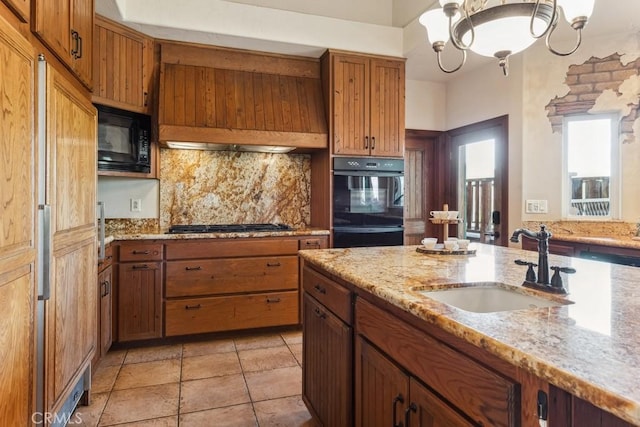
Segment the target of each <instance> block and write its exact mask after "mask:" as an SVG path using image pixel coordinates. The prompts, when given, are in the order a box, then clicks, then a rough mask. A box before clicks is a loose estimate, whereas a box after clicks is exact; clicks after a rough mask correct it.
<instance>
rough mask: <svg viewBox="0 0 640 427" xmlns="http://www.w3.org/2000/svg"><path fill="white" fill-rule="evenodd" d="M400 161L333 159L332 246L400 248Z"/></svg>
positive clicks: (401, 231) (401, 209)
mask: <svg viewBox="0 0 640 427" xmlns="http://www.w3.org/2000/svg"><path fill="white" fill-rule="evenodd" d="M403 215H404V160H402V159H376V158H353V157H335V158H334V159H333V246H334V247H336V248H350V247H356V246H397V245H402V244H403V242H404V240H403V234H404V227H403Z"/></svg>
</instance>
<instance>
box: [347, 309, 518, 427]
mask: <svg viewBox="0 0 640 427" xmlns="http://www.w3.org/2000/svg"><path fill="white" fill-rule="evenodd" d="M356 331H357V333H358V334H360V335H362V336H364V337H365V338H366V339H367V340H368V341H370V342H372V343H373V344H374V345H376V346H377V347H379V348H380V349H381V350H382V351H384V352H385V353H387V355H389V357H391V358H392V359H394V360H395V361H396V362H397V363H398V364H400V365H401V366H403V367H404V368H405V369H406V370H408V371H409V372H411V373H412V374H413V375H414V376H415V377H417V378H419V379H420V380H421V381H423V382H424V383H425V384H427V385H428V386H429V387H431V388H432V389H434V390H436V391H437V392H438V394H440V395H441V396H442V397H443V398H445V399H446V400H448V401H449V402H450V403H451V404H453V405H454V406H456V407H458V408H459V409H460V410H462V412H464V413H465V414H467V415H468V416H469V417H471V418H472V419H473V420H474V421H475V422H477V423H480V424H482V425H486V426H489V425H490V426H512V425H514V420H516V416H517V414H519V413H520V408H519V402H520V385H519V384H516V383H513V382H511V381H509V380H508V379H506V378H504V377H502V376H501V375H499V374H498V373H495V372H493V371H491V370H489V369H487V368H485V367H484V366H482V365H480V364H479V363H477V362H476V361H475V360H473V359H470V358H468V357H467V356H465V355H463V354H461V353H459V352H457V351H455V350H454V349H452V348H451V347H449V346H447V345H445V344H444V343H442V342H440V341H438V340H436V339H434V338H432V337H430V336H429V335H427V334H425V333H424V332H422V331H420V330H418V329H415V328H413V327H411V326H409V325H408V324H406V323H405V322H403V321H402V320H400V319H398V318H397V317H395V316H393V315H391V314H389V313H387V312H385V311H383V310H381V309H379V308H377V307H375V306H374V305H372V304H370V303H368V302H366V301H364V300H362V299H360V298H359V299H358V301H357V303H356ZM389 337H393V338H394V339H393V340H389ZM398 342H399V343H400V345H398V344H397V343H398Z"/></svg>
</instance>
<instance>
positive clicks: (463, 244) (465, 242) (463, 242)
mask: <svg viewBox="0 0 640 427" xmlns="http://www.w3.org/2000/svg"><path fill="white" fill-rule="evenodd" d="M469 243H471V241H470V240H469V239H458V247H459V248H460V249H465V250H466V249H467V248H468V247H469Z"/></svg>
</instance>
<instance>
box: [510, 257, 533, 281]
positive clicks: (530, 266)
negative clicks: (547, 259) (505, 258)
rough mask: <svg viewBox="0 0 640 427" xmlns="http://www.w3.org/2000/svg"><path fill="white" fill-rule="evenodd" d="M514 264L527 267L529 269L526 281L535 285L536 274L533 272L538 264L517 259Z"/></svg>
mask: <svg viewBox="0 0 640 427" xmlns="http://www.w3.org/2000/svg"><path fill="white" fill-rule="evenodd" d="M514 262H515V263H516V264H518V265H526V266H527V267H528V268H527V275H526V277H525V281H527V282H531V283H535V281H536V272H535V271H533V267H537V266H538V264H536V263H535V262H529V261H523V260H521V259H517V260H515V261H514Z"/></svg>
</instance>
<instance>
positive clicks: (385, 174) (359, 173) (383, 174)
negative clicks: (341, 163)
mask: <svg viewBox="0 0 640 427" xmlns="http://www.w3.org/2000/svg"><path fill="white" fill-rule="evenodd" d="M333 174H334V175H338V176H377V177H381V178H386V177H396V176H404V172H402V171H397V172H383V171H353V170H352V171H341V170H334V171H333Z"/></svg>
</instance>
